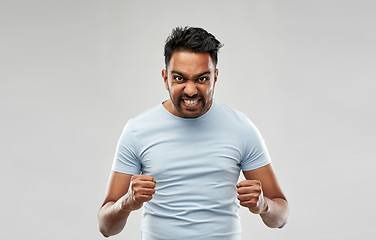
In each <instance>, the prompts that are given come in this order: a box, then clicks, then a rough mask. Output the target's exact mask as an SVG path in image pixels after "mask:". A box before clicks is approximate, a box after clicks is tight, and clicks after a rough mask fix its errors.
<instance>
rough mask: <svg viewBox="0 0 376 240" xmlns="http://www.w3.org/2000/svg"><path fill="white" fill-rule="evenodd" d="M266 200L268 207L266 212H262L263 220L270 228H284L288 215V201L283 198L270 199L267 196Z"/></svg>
mask: <svg viewBox="0 0 376 240" xmlns="http://www.w3.org/2000/svg"><path fill="white" fill-rule="evenodd" d="M265 200H266V203H267V204H266V205H267V209H266V212H264V213H260V216H261V218H262V221H263V222H264V223H265V225H266V226H268V227H270V228H282V227H283V226H284V225H285V224H286V222H287V217H288V204H287V201H286V200H285V199H282V198H274V199H269V198H266V197H265Z"/></svg>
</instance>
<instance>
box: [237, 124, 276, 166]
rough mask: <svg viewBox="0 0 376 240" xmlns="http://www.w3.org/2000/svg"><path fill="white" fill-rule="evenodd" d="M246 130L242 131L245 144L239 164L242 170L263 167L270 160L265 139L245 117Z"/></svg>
mask: <svg viewBox="0 0 376 240" xmlns="http://www.w3.org/2000/svg"><path fill="white" fill-rule="evenodd" d="M246 122H247V126H246V131H244V134H245V135H244V138H245V141H244V142H243V143H244V144H245V146H244V148H243V149H245V152H244V155H243V156H244V158H243V159H242V160H241V162H240V165H241V169H242V170H243V171H249V170H253V169H257V168H260V167H263V166H265V165H267V164H269V163H270V162H271V159H270V155H269V152H268V149H267V148H266V145H265V141H264V139H263V138H262V136H261V134H260V132H259V131H258V129H257V128H256V126H255V125H254V124H253V123H252V122H251V121H250V120H249V119H248V118H247V120H246Z"/></svg>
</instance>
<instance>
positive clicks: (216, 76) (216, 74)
mask: <svg viewBox="0 0 376 240" xmlns="http://www.w3.org/2000/svg"><path fill="white" fill-rule="evenodd" d="M218 71H219V70H218V68H217V69H215V74H214V86H215V84H216V82H217V78H218Z"/></svg>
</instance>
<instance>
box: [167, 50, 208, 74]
mask: <svg viewBox="0 0 376 240" xmlns="http://www.w3.org/2000/svg"><path fill="white" fill-rule="evenodd" d="M168 70H169V71H172V70H175V71H179V72H182V73H186V74H197V73H201V72H205V71H214V64H213V60H212V59H211V56H210V54H209V53H194V52H186V51H178V52H174V53H173V54H172V56H171V60H170V63H169V65H168Z"/></svg>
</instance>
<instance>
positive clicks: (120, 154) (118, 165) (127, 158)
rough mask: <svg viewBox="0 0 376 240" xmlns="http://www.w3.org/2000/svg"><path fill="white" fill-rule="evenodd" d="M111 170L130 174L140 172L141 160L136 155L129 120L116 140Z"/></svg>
mask: <svg viewBox="0 0 376 240" xmlns="http://www.w3.org/2000/svg"><path fill="white" fill-rule="evenodd" d="M112 170H113V171H115V172H120V173H125V174H130V175H138V174H140V173H141V162H140V160H139V158H138V157H137V149H136V147H135V143H134V136H133V131H132V127H131V121H128V123H127V124H126V125H125V127H124V130H123V132H122V134H121V136H120V139H119V141H118V144H117V147H116V152H115V157H114V161H113V164H112Z"/></svg>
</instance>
